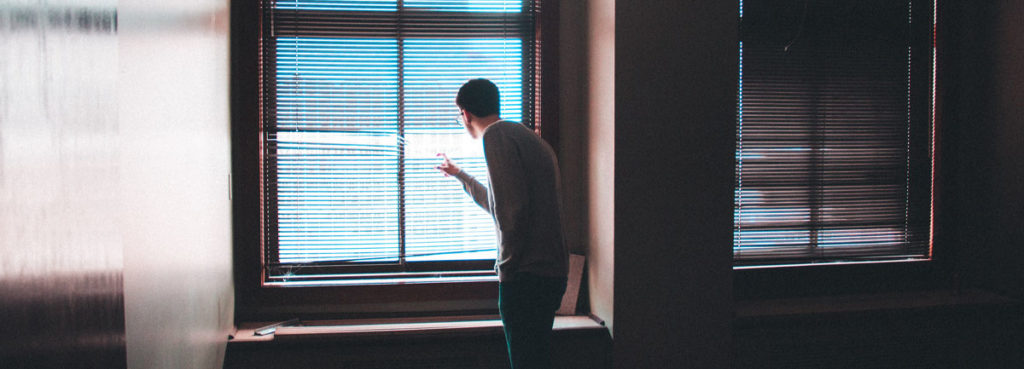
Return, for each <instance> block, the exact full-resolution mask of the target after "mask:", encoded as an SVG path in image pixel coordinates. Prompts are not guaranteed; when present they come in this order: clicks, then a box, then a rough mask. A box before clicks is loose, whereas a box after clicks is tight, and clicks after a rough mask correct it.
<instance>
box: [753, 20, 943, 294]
mask: <svg viewBox="0 0 1024 369" xmlns="http://www.w3.org/2000/svg"><path fill="white" fill-rule="evenodd" d="M945 4H946V2H944V1H941V0H933V7H932V9H931V10H929V11H930V12H931V11H934V14H932V15H933V16H934V18H933V19H934V21H935V26H934V27H935V28H934V29H933V43H934V44H933V46H934V49H935V51H934V53H935V54H934V58H933V60H932V63H933V65H932V73H931V74H932V80H931V83H932V86H931V88H932V93H933V96H932V102H933V106H932V111H931V124H932V132H933V133H932V142H931V144H932V157H931V164H932V170H931V178H930V180H931V219H930V224H931V235H930V243H931V251H930V252H931V255H930V258H928V259H921V260H897V261H884V262H872V261H864V262H847V263H821V264H780V265H766V266H745V265H737V264H736V263H735V261H734V263H733V296H734V300H735V301H739V302H744V301H745V302H753V301H764V300H779V299H783V300H784V299H791V298H808V297H827V296H839V295H854V294H886V293H901V292H908V291H932V290H939V289H949V288H953V289H959V288H961V287H962V285H961V284H962V280H961V275H960V274H961V273H959V272H958V270H959V269H960V267H959V266H958V265H959V263H958V262H957V260H956V256H957V255H956V254H957V247H956V245H953V244H951V243H950V242H949V241H950V239H951V238H950V237H951V236H950V235H948V234H947V233H946V232H944V230H943V229H942V228H940V227H939V225H942V224H944V223H945V222H947V221H948V219H947V218H946V217H947V216H948V215H947V214H946V213H945V212H944V207H943V202H942V195H943V194H944V193H943V181H942V165H941V163H942V141H943V136H942V132H943V129H942V123H943V119H942V117H943V111H944V109H948V107H946V106H945V105H944V104H943V96H945V95H946V94H947V86H946V84H945V83H944V82H945V81H946V80H948V77H949V75H948V73H949V72H948V71H947V70H945V69H944V68H943V66H945V65H947V64H948V56H947V54H946V52H945V50H946V48H947V46H946V45H947V43H948V41H947V40H948V39H949V37H948V36H949V35H950V34H951V32H954V31H953V30H950V28H949V26H947V24H949V20H950V17H951V16H950V15H948V14H947V12H946V11H944V10H945V9H947V8H948V6H947V5H945Z"/></svg>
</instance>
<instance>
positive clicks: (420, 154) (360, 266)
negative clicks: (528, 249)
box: [260, 0, 539, 284]
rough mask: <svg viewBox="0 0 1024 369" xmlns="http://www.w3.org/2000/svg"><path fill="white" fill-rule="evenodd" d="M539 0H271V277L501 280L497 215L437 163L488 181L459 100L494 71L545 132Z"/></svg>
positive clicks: (264, 108) (265, 206) (506, 99)
mask: <svg viewBox="0 0 1024 369" xmlns="http://www.w3.org/2000/svg"><path fill="white" fill-rule="evenodd" d="M538 12H539V9H538V7H537V6H536V5H535V4H534V3H533V2H532V1H529V0H524V1H519V0H517V1H512V0H480V1H453V0H391V1H388V0H380V1H368V0H335V1H329V0H279V1H270V2H266V3H265V4H264V7H263V23H262V24H263V26H262V31H261V34H262V38H261V39H262V41H261V71H260V73H261V78H262V81H261V96H262V97H261V114H262V117H261V122H262V125H261V128H262V131H261V145H262V146H261V155H262V157H261V162H262V175H261V180H260V182H261V188H262V221H261V228H262V234H263V239H262V247H263V254H262V259H263V260H262V263H263V271H262V272H263V275H264V280H263V282H264V283H270V284H275V283H276V284H287V283H289V282H295V281H306V282H312V281H323V280H330V281H333V282H337V281H338V280H344V279H358V280H360V281H362V282H360V283H365V282H366V281H368V280H370V279H372V278H381V277H387V278H392V277H395V276H401V277H402V278H406V279H414V278H416V277H420V276H432V277H435V276H437V275H439V274H441V275H460V276H463V277H465V278H473V277H483V278H486V276H488V275H492V274H493V272H492V269H491V268H492V267H493V263H494V257H495V245H496V240H495V232H494V230H493V222H492V221H491V220H490V216H489V215H488V214H487V213H486V212H484V211H483V210H482V209H480V208H479V207H478V206H477V205H476V204H474V203H473V202H472V201H471V200H470V199H469V197H468V196H466V195H465V194H464V193H463V190H462V187H461V185H460V184H459V183H458V181H456V180H454V179H451V178H445V177H444V176H443V175H442V174H441V173H440V172H438V171H437V170H436V169H434V167H435V166H436V165H437V164H439V162H440V160H439V159H438V158H437V156H436V154H437V153H441V152H444V153H447V154H448V156H449V157H451V158H452V160H454V161H456V162H457V163H458V164H459V165H460V166H461V167H462V168H463V169H464V170H465V171H467V172H469V173H470V174H472V175H474V176H475V177H476V178H478V179H479V180H481V182H484V183H485V184H486V180H487V175H486V166H485V163H484V161H483V152H482V148H481V147H480V143H479V142H476V141H473V140H472V139H470V138H469V137H468V135H467V134H466V133H465V128H464V127H462V126H461V125H459V124H458V123H457V122H456V116H457V114H458V110H457V108H456V107H455V103H454V101H455V94H456V92H457V91H458V88H459V87H460V86H461V85H462V83H464V82H465V81H466V80H468V79H471V78H479V77H483V78H488V79H490V80H492V81H494V82H495V84H497V85H498V87H499V89H500V91H501V116H502V118H504V119H508V120H513V121H519V122H522V123H523V124H526V125H528V126H531V127H532V126H535V123H537V122H536V121H537V119H536V117H537V116H538V113H539V108H538V104H537V103H536V98H537V95H538V94H537V93H536V91H537V90H538V80H539V78H538V69H539V68H538V60H539V53H538V52H537V46H538V45H537V42H536V40H535V39H534V34H535V32H534V31H535V29H534V27H535V17H536V15H537V14H538Z"/></svg>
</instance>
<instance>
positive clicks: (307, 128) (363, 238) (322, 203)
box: [275, 37, 401, 263]
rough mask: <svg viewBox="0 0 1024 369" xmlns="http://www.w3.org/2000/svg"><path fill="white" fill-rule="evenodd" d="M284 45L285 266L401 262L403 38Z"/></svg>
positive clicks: (280, 195)
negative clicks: (400, 51) (400, 40)
mask: <svg viewBox="0 0 1024 369" xmlns="http://www.w3.org/2000/svg"><path fill="white" fill-rule="evenodd" d="M277 42H278V46H277V84H276V86H275V87H276V89H277V128H278V129H279V132H278V133H277V137H276V139H277V144H278V147H277V199H278V229H279V230H278V242H279V244H278V253H279V258H280V262H282V263H297V262H310V261H322V260H346V261H362V262H386V261H396V260H398V257H399V247H398V240H399V238H398V237H399V231H398V226H399V224H398V219H399V185H398V174H399V150H400V149H401V146H400V145H399V144H400V140H399V139H398V123H397V122H398V42H397V41H396V40H386V39H383V40H382V39H328V38H289V37H282V38H278V40H277Z"/></svg>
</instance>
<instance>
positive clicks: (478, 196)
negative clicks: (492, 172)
mask: <svg viewBox="0 0 1024 369" xmlns="http://www.w3.org/2000/svg"><path fill="white" fill-rule="evenodd" d="M437 155H438V156H441V157H443V158H444V161H443V162H441V165H438V166H437V167H436V168H437V170H440V171H441V172H443V173H444V175H445V176H453V177H455V178H456V179H458V180H459V182H462V189H464V190H466V193H467V194H469V196H470V197H472V198H473V202H476V204H477V205H479V206H480V207H481V208H483V209H484V210H486V211H487V212H488V213H490V212H491V207H490V206H488V204H487V187H484V185H482V184H480V181H477V180H476V178H473V176H471V175H469V173H466V172H465V171H463V170H462V169H461V168H459V166H457V165H455V163H453V162H452V161H451V159H448V155H445V154H444V153H440V154H437Z"/></svg>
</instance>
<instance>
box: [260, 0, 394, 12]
mask: <svg viewBox="0 0 1024 369" xmlns="http://www.w3.org/2000/svg"><path fill="white" fill-rule="evenodd" d="M274 7H275V8H277V9H298V10H345V11H392V12H393V11H395V10H397V9H398V2H397V0H278V1H277V3H276V4H274Z"/></svg>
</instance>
